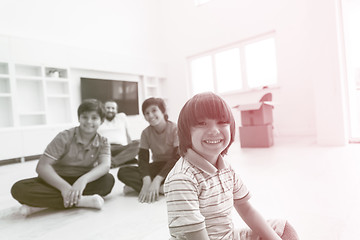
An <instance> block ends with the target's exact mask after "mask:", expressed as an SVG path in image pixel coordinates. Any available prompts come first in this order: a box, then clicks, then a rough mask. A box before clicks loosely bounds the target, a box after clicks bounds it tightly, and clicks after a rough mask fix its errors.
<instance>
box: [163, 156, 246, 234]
mask: <svg viewBox="0 0 360 240" xmlns="http://www.w3.org/2000/svg"><path fill="white" fill-rule="evenodd" d="M164 190H165V196H166V202H167V211H168V220H169V230H170V234H171V236H172V239H186V238H185V235H184V233H187V232H196V231H199V230H202V229H204V228H206V230H207V233H208V235H209V237H210V239H233V238H234V231H233V229H234V227H233V222H232V218H231V213H232V209H233V206H234V201H247V200H248V199H249V198H250V194H249V191H248V189H247V188H246V186H245V185H244V184H243V182H242V181H241V179H240V178H239V176H238V175H237V174H236V173H235V171H234V170H233V169H232V168H231V166H230V165H229V164H228V163H227V162H225V161H224V159H223V158H222V157H221V156H220V157H219V159H218V161H217V167H215V166H213V165H212V164H211V163H209V162H208V161H207V160H206V159H204V158H203V157H201V156H200V155H198V154H197V153H195V152H194V151H193V150H191V149H188V150H187V153H186V155H185V157H183V158H180V159H179V160H178V161H177V163H176V164H175V166H174V168H173V169H172V170H171V172H170V173H169V174H168V176H167V178H166V181H165V185H164Z"/></svg>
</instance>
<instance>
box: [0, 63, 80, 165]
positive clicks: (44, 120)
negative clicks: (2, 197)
mask: <svg viewBox="0 0 360 240" xmlns="http://www.w3.org/2000/svg"><path fill="white" fill-rule="evenodd" d="M71 111H72V109H71V94H70V82H69V70H68V69H67V68H57V67H50V66H41V65H32V64H22V63H11V62H6V61H0V116H1V117H0V145H5V144H6V146H8V148H7V149H6V151H5V150H4V151H1V152H0V160H3V159H10V158H22V157H25V156H31V155H38V154H41V153H42V152H43V151H44V149H45V147H46V145H47V144H48V143H49V142H50V141H51V139H52V138H53V137H54V136H55V135H56V134H57V133H58V132H59V131H61V130H63V129H65V126H66V127H68V126H69V125H72V124H73V121H72V112H71Z"/></svg>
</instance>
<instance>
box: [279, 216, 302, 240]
mask: <svg viewBox="0 0 360 240" xmlns="http://www.w3.org/2000/svg"><path fill="white" fill-rule="evenodd" d="M281 239H282V240H298V239H299V236H298V235H297V233H296V230H295V228H294V227H293V226H292V225H291V224H290V223H289V222H288V221H286V223H285V228H284V232H283V234H282V236H281Z"/></svg>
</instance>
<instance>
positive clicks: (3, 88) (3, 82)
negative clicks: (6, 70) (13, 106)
mask: <svg viewBox="0 0 360 240" xmlns="http://www.w3.org/2000/svg"><path fill="white" fill-rule="evenodd" d="M1 93H10V80H9V78H3V77H0V94H1Z"/></svg>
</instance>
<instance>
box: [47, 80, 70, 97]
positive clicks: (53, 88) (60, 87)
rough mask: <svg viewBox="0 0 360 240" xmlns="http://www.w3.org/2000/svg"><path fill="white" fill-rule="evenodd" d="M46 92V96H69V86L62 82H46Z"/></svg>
mask: <svg viewBox="0 0 360 240" xmlns="http://www.w3.org/2000/svg"><path fill="white" fill-rule="evenodd" d="M46 91H47V94H48V95H59V94H60V95H66V94H69V84H68V82H64V81H60V82H59V81H53V82H52V81H51V82H50V81H47V82H46Z"/></svg>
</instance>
